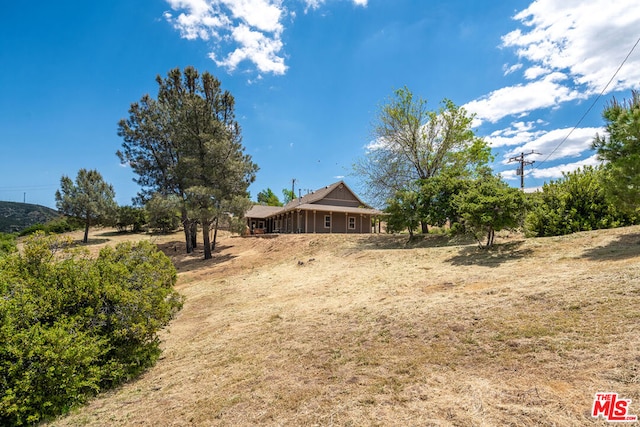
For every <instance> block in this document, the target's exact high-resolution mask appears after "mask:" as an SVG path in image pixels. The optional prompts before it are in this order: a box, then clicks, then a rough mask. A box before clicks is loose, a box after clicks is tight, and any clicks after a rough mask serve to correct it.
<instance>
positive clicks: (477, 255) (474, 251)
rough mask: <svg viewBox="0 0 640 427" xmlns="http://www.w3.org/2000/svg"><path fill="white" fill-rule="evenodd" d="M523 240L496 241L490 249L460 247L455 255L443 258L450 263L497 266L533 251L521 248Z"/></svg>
mask: <svg viewBox="0 0 640 427" xmlns="http://www.w3.org/2000/svg"><path fill="white" fill-rule="evenodd" d="M523 243H524V240H520V241H517V242H508V243H496V244H494V245H493V247H492V248H490V249H480V248H479V247H478V246H476V245H474V246H465V247H463V248H460V251H459V252H458V254H457V255H455V256H453V257H451V258H449V259H447V260H445V261H446V262H450V263H451V264H452V265H480V266H483V267H499V266H500V265H501V264H503V263H505V262H507V261H513V260H516V259H520V258H524V257H526V256H529V255H531V254H532V253H533V250H532V249H529V248H525V249H523V248H522V245H523Z"/></svg>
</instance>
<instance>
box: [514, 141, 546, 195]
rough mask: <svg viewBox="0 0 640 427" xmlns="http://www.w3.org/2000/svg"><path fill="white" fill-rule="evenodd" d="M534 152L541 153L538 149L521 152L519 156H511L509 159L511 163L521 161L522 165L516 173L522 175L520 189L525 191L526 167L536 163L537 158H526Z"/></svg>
mask: <svg viewBox="0 0 640 427" xmlns="http://www.w3.org/2000/svg"><path fill="white" fill-rule="evenodd" d="M532 154H540V153H538V152H536V151H533V150H531V152H530V153H520V155H519V156H515V157H511V158H510V159H509V163H513V162H519V163H520V166H519V167H518V169H517V172H516V175H519V176H520V189H521V190H522V191H524V167H525V166H529V165H532V164H534V163H535V162H536V161H535V160H525V157H526V156H530V155H532Z"/></svg>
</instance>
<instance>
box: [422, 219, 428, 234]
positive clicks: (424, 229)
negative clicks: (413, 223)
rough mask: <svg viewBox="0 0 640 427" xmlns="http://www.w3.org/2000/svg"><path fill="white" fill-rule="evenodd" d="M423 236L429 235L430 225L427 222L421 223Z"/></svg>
mask: <svg viewBox="0 0 640 427" xmlns="http://www.w3.org/2000/svg"><path fill="white" fill-rule="evenodd" d="M420 227H421V230H422V234H429V224H427V222H426V221H420Z"/></svg>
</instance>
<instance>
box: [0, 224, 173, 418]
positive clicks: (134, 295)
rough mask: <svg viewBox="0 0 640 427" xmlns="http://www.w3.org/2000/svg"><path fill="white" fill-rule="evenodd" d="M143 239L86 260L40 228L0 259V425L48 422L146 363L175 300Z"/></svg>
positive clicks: (165, 271)
mask: <svg viewBox="0 0 640 427" xmlns="http://www.w3.org/2000/svg"><path fill="white" fill-rule="evenodd" d="M175 281H176V271H175V268H174V267H173V265H171V262H170V261H169V259H168V258H167V257H166V256H165V255H164V254H162V253H161V252H159V251H158V250H157V248H156V247H155V246H153V245H152V244H151V243H148V242H140V243H137V244H131V243H125V244H120V245H118V246H116V247H115V248H105V249H103V250H102V251H101V252H100V254H99V255H98V257H97V259H89V258H88V257H86V256H84V255H82V254H81V253H79V252H73V251H72V250H70V249H69V248H68V247H66V245H65V242H64V241H61V240H60V239H59V238H56V237H55V236H45V235H44V234H43V233H41V232H40V233H37V234H35V235H34V236H32V237H30V238H29V239H28V240H27V242H26V243H25V248H24V254H23V255H21V254H17V253H14V254H12V255H9V256H6V257H4V258H0V343H2V344H0V425H25V424H33V423H37V422H39V421H42V420H46V419H49V418H52V417H55V416H57V415H60V414H62V413H65V412H66V411H68V410H69V409H70V408H71V407H73V406H75V405H78V404H81V403H82V402H84V401H86V399H87V398H89V397H90V396H92V395H94V394H95V393H97V392H98V391H100V390H104V389H106V388H109V387H112V386H114V385H117V384H119V383H121V382H122V381H125V380H128V379H130V378H132V377H133V376H135V375H137V374H139V373H140V372H141V371H142V370H144V369H145V368H147V367H149V366H151V365H152V364H153V363H154V362H155V361H156V360H157V357H158V355H159V353H160V350H159V340H158V337H157V335H156V333H157V331H158V330H159V329H160V328H162V327H163V326H165V325H166V324H167V323H168V322H169V320H170V319H171V318H172V317H173V315H174V314H175V313H176V311H177V310H179V309H180V307H181V305H182V299H181V297H180V296H179V295H178V294H177V293H176V292H175V291H174V290H173V286H174V284H175Z"/></svg>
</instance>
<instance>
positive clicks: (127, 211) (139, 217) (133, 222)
mask: <svg viewBox="0 0 640 427" xmlns="http://www.w3.org/2000/svg"><path fill="white" fill-rule="evenodd" d="M147 221H148V220H147V212H146V211H145V210H144V208H137V207H133V206H120V207H118V213H117V220H116V227H118V229H119V230H121V231H127V229H129V227H130V228H131V231H133V232H135V233H137V232H140V231H142V228H143V227H144V226H145V224H147Z"/></svg>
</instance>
